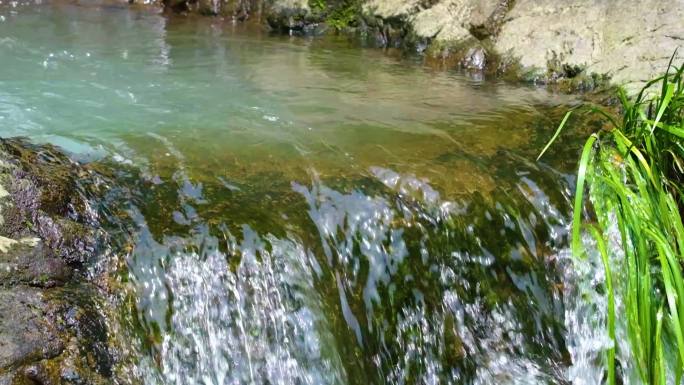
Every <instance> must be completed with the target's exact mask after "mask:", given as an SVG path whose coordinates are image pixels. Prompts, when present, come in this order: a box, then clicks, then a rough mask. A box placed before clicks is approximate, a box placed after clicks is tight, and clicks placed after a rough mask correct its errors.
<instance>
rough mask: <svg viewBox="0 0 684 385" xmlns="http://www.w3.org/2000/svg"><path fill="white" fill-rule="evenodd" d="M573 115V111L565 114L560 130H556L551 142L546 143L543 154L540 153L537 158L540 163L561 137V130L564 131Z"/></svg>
mask: <svg viewBox="0 0 684 385" xmlns="http://www.w3.org/2000/svg"><path fill="white" fill-rule="evenodd" d="M571 114H572V110H570V111H568V112H567V113H566V114H565V116H564V117H563V120H562V121H561V124H560V125H559V126H558V128H557V129H556V132H555V133H554V134H553V136H552V137H551V140H549V142H548V143H546V146H545V147H544V149H543V150H541V152H540V153H539V156H537V161H539V159H541V157H542V156H543V155H544V153H545V152H546V150H548V149H549V147H551V145H552V144H553V142H554V141H556V138H558V135H560V133H561V130H563V127H564V126H565V123H566V122H567V121H568V118H569V117H570V115H571Z"/></svg>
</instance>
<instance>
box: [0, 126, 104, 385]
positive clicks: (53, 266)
mask: <svg viewBox="0 0 684 385" xmlns="http://www.w3.org/2000/svg"><path fill="white" fill-rule="evenodd" d="M100 182H101V181H100V180H99V179H98V176H97V175H96V174H94V173H93V172H91V171H89V170H87V169H85V168H83V167H81V166H80V165H78V164H76V163H74V162H72V161H71V160H69V159H68V158H67V157H66V156H64V155H63V154H62V153H61V152H59V151H58V150H56V149H55V148H53V147H52V146H49V145H45V146H36V145H31V144H28V143H27V142H25V141H23V140H17V139H13V140H4V139H0V315H1V316H0V385H22V384H46V385H47V384H64V383H65V384H70V383H71V384H108V383H113V382H112V379H111V378H112V371H113V365H114V358H113V357H114V355H113V351H112V349H111V348H110V346H109V333H108V330H107V322H106V319H105V316H104V314H106V313H107V310H106V305H104V298H105V290H104V289H103V288H102V286H101V284H98V279H99V276H100V275H99V272H98V269H97V268H96V265H97V262H98V261H97V259H98V258H99V256H101V255H102V253H103V250H102V247H101V245H102V244H103V239H104V237H105V236H106V235H105V233H104V232H103V231H102V230H101V228H100V224H99V218H98V217H99V215H98V213H97V210H96V209H94V208H93V205H92V203H91V200H90V198H89V197H94V196H95V195H97V190H98V189H99V188H100V186H98V184H99V183H100Z"/></svg>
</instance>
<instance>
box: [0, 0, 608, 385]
mask: <svg viewBox="0 0 684 385" xmlns="http://www.w3.org/2000/svg"><path fill="white" fill-rule="evenodd" d="M0 16H1V18H0V66H1V67H2V69H3V71H2V72H1V73H0V134H1V135H3V136H13V135H23V136H28V137H30V138H32V139H33V140H36V141H49V142H53V143H56V144H58V145H60V146H62V147H63V148H65V149H66V150H68V151H69V152H70V153H71V154H72V155H73V157H74V158H76V159H78V160H81V161H85V162H89V163H90V164H91V166H92V167H93V168H94V169H98V170H100V171H102V172H103V173H105V174H106V175H109V176H111V180H112V183H111V186H110V187H111V189H110V195H111V196H110V197H109V198H108V200H106V201H105V202H103V203H102V205H103V206H104V208H105V210H106V211H107V212H108V213H110V214H109V220H110V226H112V229H116V232H114V230H112V232H113V233H115V234H118V236H117V237H114V238H115V239H117V242H116V244H117V245H120V246H117V250H118V251H119V253H118V254H119V256H120V258H121V261H120V262H121V264H122V265H124V266H125V268H124V269H123V270H124V271H122V272H117V274H119V275H115V274H113V275H115V277H114V278H115V279H116V278H118V279H120V280H121V285H120V287H121V290H120V293H116V295H114V296H113V298H112V303H113V304H116V305H117V306H119V313H120V319H118V320H111V322H113V323H114V322H115V323H117V325H119V326H120V327H115V328H113V329H115V330H120V332H119V333H120V334H121V335H122V336H121V338H122V339H124V340H127V341H133V343H131V344H129V345H130V346H128V348H129V349H130V351H122V352H120V353H121V354H120V366H122V368H120V369H119V371H118V373H127V374H126V375H125V376H124V375H122V378H124V380H122V382H131V383H146V384H155V383H159V384H162V383H163V384H249V383H254V384H276V383H277V384H369V383H373V384H383V383H387V384H448V383H451V384H557V383H578V384H579V383H598V382H599V379H600V378H601V369H600V365H598V364H599V362H600V359H599V356H600V349H602V348H603V347H605V336H603V335H602V334H601V333H600V332H597V328H596V325H595V324H592V323H591V322H590V320H591V319H594V320H598V321H600V320H601V319H602V318H601V317H602V315H601V313H600V309H601V301H603V300H604V299H602V297H601V294H600V293H596V292H597V290H596V289H597V285H598V283H597V282H600V279H598V278H596V279H595V280H593V281H592V277H593V275H592V274H593V273H594V272H595V271H600V267H599V266H598V265H596V264H594V265H591V263H590V262H588V263H589V265H587V266H585V268H581V267H579V268H577V269H575V268H573V266H572V264H573V262H572V261H571V260H570V258H569V257H568V252H567V250H566V249H565V248H566V245H567V240H568V227H569V223H568V221H567V217H568V214H569V211H570V210H569V207H570V201H569V196H570V191H571V187H572V185H573V183H574V180H573V178H572V177H571V176H570V175H569V172H570V171H571V170H572V169H573V168H574V159H575V156H576V151H575V150H574V148H576V147H577V146H576V143H575V142H574V141H573V140H571V139H568V137H567V136H563V137H561V141H566V144H567V145H566V146H558V147H556V148H554V149H553V151H555V153H552V154H550V156H549V157H548V158H547V159H549V163H548V164H546V163H535V162H533V161H532V159H534V157H535V156H536V154H537V152H538V151H539V149H540V147H541V146H542V145H543V144H544V143H545V141H546V140H547V138H548V136H549V134H550V133H551V132H552V129H553V128H554V127H555V125H556V123H557V122H558V121H559V120H560V118H561V117H562V115H563V113H564V111H565V110H566V108H567V107H568V106H570V105H573V104H574V103H575V102H576V101H575V100H574V99H573V98H572V97H568V96H559V95H551V94H548V93H546V92H544V91H541V90H537V89H531V88H522V87H512V86H510V85H505V84H499V83H497V82H496V81H489V80H488V81H482V80H474V79H470V78H467V77H464V76H463V75H461V74H455V73H437V74H434V73H430V72H429V71H427V70H426V69H424V68H421V67H419V66H416V65H410V64H409V63H407V62H405V61H401V60H397V59H394V58H390V57H388V56H385V55H384V54H383V53H382V52H380V51H374V50H363V49H360V48H357V47H355V46H354V45H353V44H352V43H350V42H348V41H347V40H345V39H342V38H335V37H331V38H328V39H314V40H307V39H293V38H290V37H281V36H269V35H267V34H265V33H264V32H263V31H260V30H252V29H250V28H251V27H248V26H244V25H239V24H232V23H230V22H227V21H222V20H219V19H211V20H209V19H201V20H200V19H193V18H177V19H176V18H171V19H167V18H164V17H163V16H161V15H158V14H156V13H155V12H152V11H149V10H142V11H140V10H138V11H136V10H131V9H130V8H127V7H125V6H118V5H111V4H109V5H107V4H104V5H103V4H93V3H86V2H70V3H55V4H41V5H36V4H24V3H16V5H11V4H4V3H0ZM574 123H577V122H574ZM596 269H598V270H596ZM561 282H568V283H569V284H568V285H562V284H561ZM577 293H590V294H587V295H583V296H580V295H577ZM585 297H591V298H592V301H594V302H591V301H589V302H587V301H579V300H577V299H578V298H580V299H583V298H585ZM582 381H584V382H582Z"/></svg>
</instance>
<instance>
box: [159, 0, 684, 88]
mask: <svg viewBox="0 0 684 385" xmlns="http://www.w3.org/2000/svg"><path fill="white" fill-rule="evenodd" d="M164 1H165V4H166V5H167V7H168V8H172V9H176V10H178V9H184V10H198V11H199V12H201V13H205V14H217V15H233V17H235V18H237V19H240V20H244V19H247V18H249V16H250V15H257V14H258V15H260V16H259V17H256V16H255V18H257V19H260V20H265V21H267V23H268V25H269V26H270V28H272V29H274V30H276V31H280V32H285V33H290V34H321V33H325V32H332V31H338V32H343V33H348V34H350V35H354V36H357V37H360V38H362V39H364V40H365V42H366V43H370V44H371V45H376V46H380V47H395V48H401V49H403V50H404V51H406V52H415V53H417V54H421V55H424V57H425V60H426V61H427V62H428V64H431V65H436V66H441V67H445V68H454V67H461V68H465V69H468V70H474V71H485V72H488V73H496V74H499V75H502V76H508V77H512V78H515V79H522V80H526V81H530V82H539V83H556V84H560V85H561V86H565V87H567V88H568V89H574V90H576V89H588V88H593V87H595V86H597V85H602V84H607V83H612V84H615V85H626V86H627V87H632V88H634V87H639V86H640V85H641V84H642V83H643V82H644V81H646V80H648V79H652V78H653V77H655V76H658V75H660V74H662V73H663V71H664V70H665V69H666V68H667V64H668V61H669V60H670V57H671V56H672V54H673V53H674V52H675V50H677V49H679V52H678V54H677V57H676V62H677V63H681V62H682V61H684V49H682V48H684V24H683V20H684V0H605V1H595V0H568V1H557V0H263V1H261V0H164Z"/></svg>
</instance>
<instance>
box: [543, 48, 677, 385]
mask: <svg viewBox="0 0 684 385" xmlns="http://www.w3.org/2000/svg"><path fill="white" fill-rule="evenodd" d="M673 57H674V56H673ZM683 72H684V66H682V67H679V68H676V67H673V66H672V62H670V65H669V67H668V71H667V72H666V73H665V75H663V76H661V77H659V78H657V79H654V80H652V81H651V82H649V83H647V84H646V86H645V87H644V88H643V89H642V91H641V92H640V93H639V94H638V95H636V97H634V98H629V97H627V95H626V94H625V92H623V91H621V90H620V91H618V97H619V100H620V104H621V110H622V116H619V117H615V116H612V115H611V114H609V113H606V112H604V111H603V110H600V109H594V111H595V112H597V113H600V114H602V115H604V116H605V117H606V119H608V120H609V122H610V125H611V128H610V129H609V130H605V131H600V132H596V133H594V134H592V135H591V136H590V137H589V139H588V140H587V141H586V143H585V145H584V148H583V150H582V154H581V157H580V163H579V170H578V175H577V187H576V193H575V204H574V212H573V230H572V249H573V253H574V255H575V256H576V257H577V258H584V257H585V250H584V246H583V244H582V239H581V233H582V230H583V229H588V230H589V234H591V236H593V237H594V238H595V239H596V241H597V249H598V252H599V253H600V255H601V258H602V261H603V264H604V267H605V271H606V286H605V287H606V291H607V293H608V309H607V325H606V327H607V328H608V335H609V336H610V338H612V339H613V340H614V339H615V330H616V318H615V317H616V315H615V300H616V298H620V299H621V300H622V304H623V305H624V314H621V315H620V320H621V321H624V322H626V331H627V336H628V339H629V346H630V348H631V355H630V356H631V362H622V363H621V364H622V365H621V367H622V368H625V367H633V368H634V369H635V370H636V372H637V373H638V377H639V378H640V379H641V382H642V383H644V384H649V385H650V384H665V383H667V382H669V381H667V380H668V378H669V379H670V381H671V380H674V381H675V382H674V383H675V384H680V383H681V378H682V362H684V276H683V270H682V266H683V264H684V225H683V224H682V214H683V213H684V192H683V188H684V80H683ZM654 88H655V89H656V90H657V93H656V94H653V93H652V91H653V90H654ZM571 112H572V111H571ZM571 112H568V114H567V115H566V117H565V118H564V119H563V122H562V123H561V125H560V127H559V128H558V131H557V132H556V134H554V137H553V138H552V139H551V141H550V142H549V144H548V145H547V146H546V147H545V148H544V150H543V151H542V154H540V155H539V156H540V157H541V156H542V155H543V153H544V152H545V151H546V150H547V149H548V148H549V146H550V145H551V143H552V142H553V141H554V140H555V139H556V138H557V137H558V134H559V133H560V131H561V130H562V128H563V126H564V125H565V123H566V122H567V118H568V116H569V115H570V113H571ZM586 187H588V190H589V198H590V201H591V203H592V204H591V207H588V206H589V205H585V203H586V202H585V194H584V193H585V188H586ZM585 208H587V209H588V210H589V211H593V213H594V214H595V218H596V219H595V220H590V219H588V216H587V217H585V216H584V215H583V214H584V213H585ZM615 228H617V230H618V231H619V242H620V243H621V246H622V251H623V252H624V261H621V263H620V264H619V265H620V266H621V271H620V272H619V273H620V274H619V277H621V278H622V279H619V280H618V279H616V280H613V279H614V277H616V276H618V274H616V273H617V272H615V271H611V270H613V268H614V267H615V266H614V265H612V264H611V255H612V256H615V255H623V254H622V253H620V254H616V253H612V254H611V250H610V249H609V247H607V246H606V245H607V244H609V243H607V241H608V240H609V234H610V233H611V231H612V230H613V229H615ZM613 261H614V259H613ZM611 272H612V273H613V274H611ZM618 346H619V345H618V344H617V343H615V344H614V345H613V348H611V349H609V350H608V351H607V352H606V363H607V364H606V368H607V369H606V371H607V374H606V379H607V383H608V384H610V385H613V384H615V383H616V382H617V379H616V377H617V378H618V379H619V377H620V373H616V362H615V361H616V358H615V357H616V348H617V347H618ZM622 375H624V376H627V375H628V373H622Z"/></svg>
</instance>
